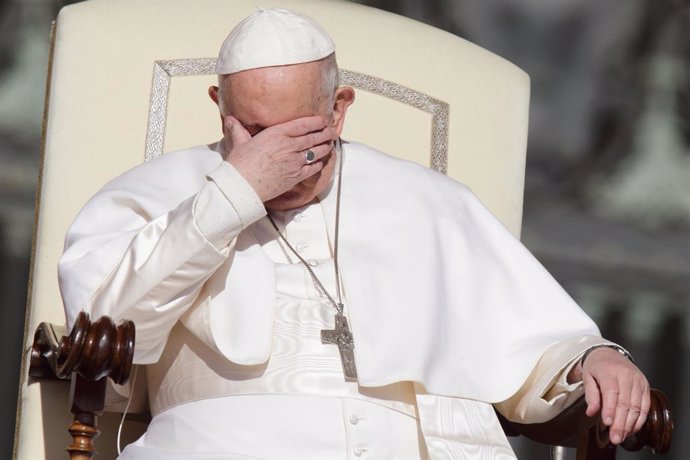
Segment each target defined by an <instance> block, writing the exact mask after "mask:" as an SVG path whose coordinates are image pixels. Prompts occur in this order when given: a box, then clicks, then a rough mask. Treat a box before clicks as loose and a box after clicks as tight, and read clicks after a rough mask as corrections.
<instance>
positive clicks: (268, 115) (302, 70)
mask: <svg viewBox="0 0 690 460" xmlns="http://www.w3.org/2000/svg"><path fill="white" fill-rule="evenodd" d="M224 85H225V88H224V92H225V102H226V105H227V108H228V111H229V112H230V114H232V115H233V116H235V117H236V118H238V119H239V120H240V121H241V122H243V123H245V124H247V123H250V124H257V125H260V126H264V127H265V126H272V125H273V124H277V123H282V122H284V121H289V120H293V119H295V118H299V117H302V116H307V115H313V114H314V113H315V108H316V107H317V106H318V104H317V101H316V99H317V98H318V97H317V96H318V94H319V91H318V90H319V88H320V87H321V67H320V66H319V65H318V62H316V63H313V62H310V63H306V64H295V65H288V66H277V67H264V68H259V69H251V70H245V71H243V72H238V73H235V74H231V75H228V77H227V78H225V80H224Z"/></svg>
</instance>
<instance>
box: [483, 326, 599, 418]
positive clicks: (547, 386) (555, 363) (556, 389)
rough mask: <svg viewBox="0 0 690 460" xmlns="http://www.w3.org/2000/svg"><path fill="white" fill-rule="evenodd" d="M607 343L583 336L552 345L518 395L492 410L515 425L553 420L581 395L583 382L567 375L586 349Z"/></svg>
mask: <svg viewBox="0 0 690 460" xmlns="http://www.w3.org/2000/svg"><path fill="white" fill-rule="evenodd" d="M610 343H611V342H609V341H608V340H605V339H602V338H601V337H597V336H582V337H575V338H572V339H568V340H564V341H562V342H559V343H557V344H555V345H553V346H551V347H550V348H549V349H548V350H546V351H545V352H544V354H543V355H542V357H541V358H540V359H539V362H537V365H536V366H535V367H534V370H533V371H532V373H531V374H530V375H529V377H528V378H527V380H526V381H525V383H524V384H523V385H522V386H521V387H520V389H519V390H518V391H517V393H515V394H514V395H513V396H511V397H510V398H508V399H506V400H505V401H502V402H500V403H496V404H494V407H496V409H498V411H499V412H500V413H501V414H503V416H504V417H506V418H507V419H508V420H510V421H513V422H518V423H540V422H545V421H547V420H550V419H552V418H554V417H555V416H556V415H558V414H559V413H560V412H561V411H562V410H563V409H565V408H566V407H568V406H569V405H571V404H572V403H573V402H575V400H577V399H578V398H579V397H580V396H582V395H583V394H584V387H583V385H582V382H577V383H572V384H569V383H568V382H567V375H568V372H570V370H571V369H572V367H573V366H575V365H576V364H577V362H578V360H579V359H580V358H581V357H582V355H583V354H584V353H585V351H587V350H588V349H589V348H591V347H593V346H596V345H603V344H610Z"/></svg>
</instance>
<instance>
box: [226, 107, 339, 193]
mask: <svg viewBox="0 0 690 460" xmlns="http://www.w3.org/2000/svg"><path fill="white" fill-rule="evenodd" d="M224 124H225V130H224V132H225V134H224V137H225V145H226V150H227V152H226V153H227V156H226V158H225V160H226V161H227V162H229V163H230V164H232V165H233V166H234V167H235V169H237V171H238V172H239V173H240V174H242V176H243V177H244V178H245V179H246V180H247V181H248V182H249V184H250V185H251V186H252V188H253V189H254V190H255V191H256V193H257V195H258V196H259V198H261V201H264V202H266V201H268V200H270V199H272V198H275V197H277V196H279V195H281V194H283V193H285V192H287V191H288V190H290V189H291V188H292V187H294V186H295V185H297V184H298V183H300V182H302V181H303V180H305V179H307V178H308V177H310V176H312V175H314V174H316V173H317V172H319V171H320V170H321V168H323V162H322V161H319V160H320V159H322V158H323V157H325V156H326V155H328V153H329V152H330V151H331V149H332V146H333V144H332V141H333V140H335V139H336V138H337V133H336V130H335V129H334V128H332V127H330V126H328V124H327V121H326V118H324V117H321V116H313V117H303V118H298V119H296V120H292V121H288V122H285V123H281V124H278V125H274V126H271V127H269V128H266V129H264V130H263V131H261V132H259V133H258V134H256V135H255V136H254V137H252V136H251V135H250V134H249V132H248V131H247V130H246V129H245V127H244V126H242V124H241V123H240V122H239V121H238V120H237V119H236V118H234V117H233V116H227V117H225V120H224ZM307 150H312V151H313V152H314V154H315V161H314V162H313V163H311V164H306V163H305V152H306V151H307Z"/></svg>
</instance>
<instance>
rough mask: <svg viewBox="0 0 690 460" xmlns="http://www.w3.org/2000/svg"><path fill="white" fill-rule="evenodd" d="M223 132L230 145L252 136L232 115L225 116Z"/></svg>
mask: <svg viewBox="0 0 690 460" xmlns="http://www.w3.org/2000/svg"><path fill="white" fill-rule="evenodd" d="M225 134H226V137H227V138H228V140H229V141H230V144H231V145H241V144H244V143H245V142H247V141H248V140H249V139H251V138H252V136H251V135H250V134H249V131H247V130H246V129H245V128H244V126H242V123H240V122H239V120H238V119H237V118H235V117H233V116H232V115H228V116H227V117H225Z"/></svg>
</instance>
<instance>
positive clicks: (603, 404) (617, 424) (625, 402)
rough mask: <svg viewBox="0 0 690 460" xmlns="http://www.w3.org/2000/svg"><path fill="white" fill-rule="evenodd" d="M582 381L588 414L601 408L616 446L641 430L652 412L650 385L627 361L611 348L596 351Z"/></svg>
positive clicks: (590, 356) (590, 357) (588, 357)
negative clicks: (650, 410) (650, 406)
mask: <svg viewBox="0 0 690 460" xmlns="http://www.w3.org/2000/svg"><path fill="white" fill-rule="evenodd" d="M582 381H583V382H584V387H585V400H586V401H587V415H588V416H590V417H591V416H593V415H595V414H596V413H597V412H598V411H599V410H600V409H601V420H602V422H603V423H604V425H606V426H608V427H609V439H610V440H611V442H612V443H613V444H620V443H621V442H623V440H624V439H625V438H626V437H627V436H628V435H629V434H632V433H635V432H637V431H639V430H640V429H641V428H642V426H643V425H644V422H645V420H646V419H647V414H648V413H649V404H650V396H649V383H648V382H647V379H646V378H645V376H644V375H643V374H642V372H640V370H639V369H638V368H637V367H636V366H635V365H634V364H633V363H631V362H630V361H629V360H628V359H627V358H625V357H624V356H623V355H621V354H620V353H618V352H617V351H616V350H613V349H611V348H603V347H602V348H597V349H596V350H593V351H592V352H591V353H590V354H589V356H587V359H585V362H584V365H583V367H582Z"/></svg>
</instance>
